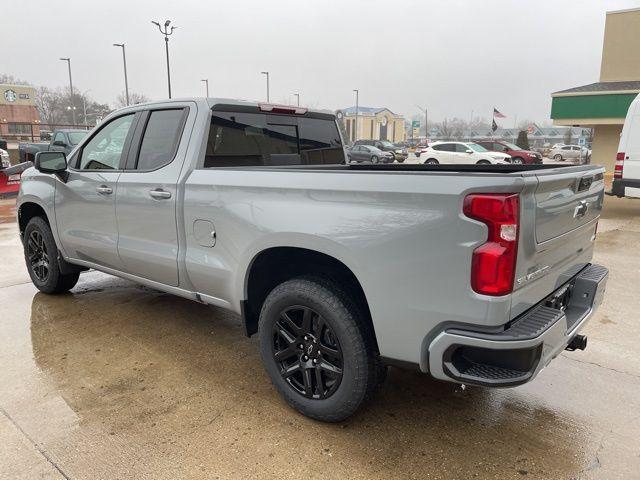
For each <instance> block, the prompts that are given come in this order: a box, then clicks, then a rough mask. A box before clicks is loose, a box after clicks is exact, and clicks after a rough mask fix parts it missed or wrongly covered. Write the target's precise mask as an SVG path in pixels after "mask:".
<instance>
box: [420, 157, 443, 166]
mask: <svg viewBox="0 0 640 480" xmlns="http://www.w3.org/2000/svg"><path fill="white" fill-rule="evenodd" d="M424 164H425V165H438V164H440V162H439V161H438V160H436V159H435V158H428V159H426V160H425V162H424Z"/></svg>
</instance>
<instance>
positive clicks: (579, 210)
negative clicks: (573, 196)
mask: <svg viewBox="0 0 640 480" xmlns="http://www.w3.org/2000/svg"><path fill="white" fill-rule="evenodd" d="M588 210H589V202H586V201H584V200H582V201H581V202H580V203H579V204H578V206H577V207H576V209H575V210H574V211H573V218H582V217H584V216H585V215H586V214H587V211H588Z"/></svg>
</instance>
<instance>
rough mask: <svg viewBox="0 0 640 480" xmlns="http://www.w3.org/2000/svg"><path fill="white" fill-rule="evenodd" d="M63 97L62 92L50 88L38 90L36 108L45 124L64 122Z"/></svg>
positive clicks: (39, 88)
mask: <svg viewBox="0 0 640 480" xmlns="http://www.w3.org/2000/svg"><path fill="white" fill-rule="evenodd" d="M63 97H64V95H63V93H62V92H61V91H60V90H57V91H54V90H52V89H50V88H48V87H38V88H37V89H36V96H35V102H36V108H37V109H38V112H39V113H40V119H41V120H42V121H43V123H59V122H60V121H61V120H62V116H63V114H64V110H63V109H64V107H63V105H64V101H63Z"/></svg>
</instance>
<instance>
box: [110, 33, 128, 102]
mask: <svg viewBox="0 0 640 480" xmlns="http://www.w3.org/2000/svg"><path fill="white" fill-rule="evenodd" d="M113 46H114V47H120V48H122V63H123V64H124V97H125V99H126V101H127V107H128V106H129V81H128V80H127V56H126V55H125V53H124V43H114V44H113Z"/></svg>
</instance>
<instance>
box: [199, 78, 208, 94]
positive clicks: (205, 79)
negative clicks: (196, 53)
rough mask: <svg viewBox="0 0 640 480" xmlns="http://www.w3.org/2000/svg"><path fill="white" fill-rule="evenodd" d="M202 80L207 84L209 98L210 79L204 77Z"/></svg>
mask: <svg viewBox="0 0 640 480" xmlns="http://www.w3.org/2000/svg"><path fill="white" fill-rule="evenodd" d="M200 81H201V82H204V84H205V86H206V87H207V98H209V79H208V78H203V79H202V80H200Z"/></svg>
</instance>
